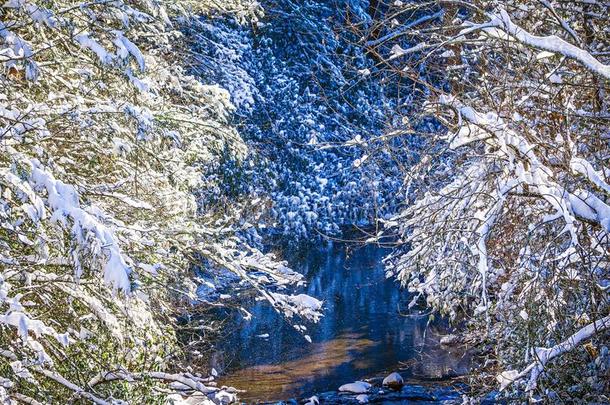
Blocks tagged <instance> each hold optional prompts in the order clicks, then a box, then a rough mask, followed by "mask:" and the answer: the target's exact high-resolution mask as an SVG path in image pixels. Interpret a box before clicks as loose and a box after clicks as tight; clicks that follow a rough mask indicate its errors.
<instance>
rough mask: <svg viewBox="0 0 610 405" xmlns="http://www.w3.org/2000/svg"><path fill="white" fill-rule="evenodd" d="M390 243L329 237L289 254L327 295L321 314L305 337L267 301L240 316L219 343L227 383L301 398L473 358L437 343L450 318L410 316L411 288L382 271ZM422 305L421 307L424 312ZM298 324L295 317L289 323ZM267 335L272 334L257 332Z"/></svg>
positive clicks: (460, 367) (431, 371)
mask: <svg viewBox="0 0 610 405" xmlns="http://www.w3.org/2000/svg"><path fill="white" fill-rule="evenodd" d="M387 253H388V251H387V250H386V249H382V248H379V247H374V246H367V247H363V248H354V246H353V245H346V244H338V243H335V244H332V245H330V246H324V247H321V248H319V249H313V250H309V251H308V252H307V253H305V254H300V255H294V257H289V258H288V260H289V262H290V264H291V266H292V268H293V269H295V270H298V271H299V272H301V273H302V274H304V275H305V277H306V279H307V281H308V285H307V287H306V288H305V292H306V293H307V294H309V295H312V296H314V297H316V298H318V299H322V300H324V309H325V311H324V317H323V318H322V319H321V320H320V322H319V323H318V324H314V325H308V328H309V329H308V331H307V333H308V334H309V335H310V336H311V338H312V343H308V342H307V341H306V340H305V339H304V338H303V337H302V335H300V334H299V333H298V332H297V331H296V330H294V328H293V327H292V324H291V323H289V322H287V321H286V320H285V319H284V318H283V317H282V316H280V315H279V314H277V313H276V312H275V311H274V310H273V309H272V308H270V306H269V305H268V304H267V303H266V302H264V301H254V300H252V301H251V302H250V303H249V305H246V306H245V308H247V309H248V311H249V312H251V313H252V315H253V317H252V320H250V321H245V320H243V318H242V317H241V316H240V315H236V319H235V320H234V321H235V324H236V325H237V326H236V328H235V329H234V330H233V331H232V333H230V334H229V335H228V336H227V337H226V340H225V344H224V345H223V346H222V347H221V348H220V350H221V351H222V353H223V356H222V357H223V364H222V365H221V368H223V369H224V370H223V371H224V373H225V374H226V376H225V377H223V378H222V379H221V381H220V382H221V383H222V384H226V385H232V386H235V387H239V388H241V389H245V390H247V392H246V393H244V394H242V395H241V396H240V397H241V398H242V399H244V400H247V401H255V400H260V401H262V400H265V401H269V400H280V399H288V398H295V397H296V398H299V397H303V396H306V395H313V394H314V393H318V392H324V391H330V390H336V389H337V388H338V387H339V386H340V385H341V384H344V383H348V382H352V381H354V380H357V379H360V378H363V377H366V376H374V375H383V374H384V373H386V372H389V371H395V370H398V369H400V370H401V374H402V375H403V376H404V377H405V378H411V379H435V378H436V379H439V378H440V379H442V378H446V377H447V376H450V375H455V374H459V373H462V372H464V371H465V370H466V368H467V366H468V359H467V358H466V357H464V356H462V355H461V353H458V352H456V353H451V352H450V351H448V350H445V349H443V348H441V347H440V346H439V344H438V339H439V334H441V333H446V328H447V327H446V325H445V324H444V323H442V322H432V323H430V325H428V316H427V315H426V314H425V313H422V314H420V315H418V314H417V313H415V314H411V315H409V316H404V314H403V315H401V313H406V312H407V310H406V307H407V304H408V302H409V301H410V297H409V295H408V293H407V292H405V291H404V290H401V289H399V288H398V285H397V283H396V282H395V281H393V280H387V279H386V278H385V275H384V270H383V264H382V262H381V260H382V258H383V257H384V256H385V255H386V254H387ZM422 312H423V311H422ZM292 323H295V322H292ZM264 334H269V337H268V338H262V337H259V336H258V335H264Z"/></svg>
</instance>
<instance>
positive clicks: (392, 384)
mask: <svg viewBox="0 0 610 405" xmlns="http://www.w3.org/2000/svg"><path fill="white" fill-rule="evenodd" d="M382 385H383V386H384V387H388V388H391V389H393V390H396V391H400V389H401V388H402V386H403V385H405V381H404V380H403V379H402V376H401V375H400V374H398V373H396V372H394V373H391V374H390V375H388V376H387V377H386V378H384V379H383V383H382Z"/></svg>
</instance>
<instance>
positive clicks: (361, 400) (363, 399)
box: [356, 394, 369, 404]
mask: <svg viewBox="0 0 610 405" xmlns="http://www.w3.org/2000/svg"><path fill="white" fill-rule="evenodd" d="M356 401H358V403H360V404H366V403H368V402H369V396H368V395H366V394H360V395H358V396H357V397H356Z"/></svg>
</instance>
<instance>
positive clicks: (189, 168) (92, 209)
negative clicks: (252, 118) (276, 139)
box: [0, 0, 319, 404]
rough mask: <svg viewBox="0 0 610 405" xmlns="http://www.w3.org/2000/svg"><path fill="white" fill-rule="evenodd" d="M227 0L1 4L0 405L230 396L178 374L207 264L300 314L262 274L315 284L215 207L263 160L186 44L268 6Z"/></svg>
mask: <svg viewBox="0 0 610 405" xmlns="http://www.w3.org/2000/svg"><path fill="white" fill-rule="evenodd" d="M216 3H217V2H213V1H212V2H188V1H180V2H123V1H120V0H118V1H93V2H84V3H83V2H71V1H69V0H66V1H55V2H42V1H26V0H9V1H8V2H5V3H4V4H3V5H1V6H0V64H1V68H0V88H1V90H0V402H3V403H4V401H6V400H8V401H10V400H16V401H19V402H26V403H38V402H45V403H66V402H68V401H70V398H73V399H74V398H84V399H86V400H88V401H91V402H95V403H100V404H103V403H110V402H112V401H114V400H115V399H116V400H119V399H122V398H123V399H126V398H128V399H130V400H132V401H135V402H136V403H149V401H151V400H153V398H157V400H160V399H159V398H162V396H161V397H159V396H158V395H157V391H155V390H156V387H158V386H159V384H166V386H167V384H169V386H170V387H173V388H180V387H182V388H185V387H187V388H189V389H191V390H195V391H200V392H203V393H205V394H209V395H212V396H213V395H215V393H216V391H217V389H216V388H213V387H206V386H205V385H204V384H203V383H204V382H205V380H204V379H202V378H201V377H199V376H196V375H192V374H188V373H186V374H185V373H184V370H175V369H174V368H175V364H176V359H177V358H179V357H180V353H181V350H180V347H178V344H177V340H176V336H175V331H176V329H175V321H174V319H175V316H176V314H177V313H179V311H180V310H181V308H183V307H184V306H185V305H188V304H190V303H193V302H196V301H197V297H196V295H195V288H196V285H195V283H194V282H193V280H192V277H191V274H190V271H189V270H190V267H191V264H192V263H193V261H194V260H201V258H202V257H203V258H205V259H207V260H208V261H209V262H210V263H213V264H214V265H215V266H219V267H224V268H227V269H229V270H231V271H233V272H234V273H236V274H237V275H238V276H239V277H240V278H242V279H244V280H245V281H246V282H248V283H251V284H252V285H254V287H256V288H257V289H258V290H259V291H260V292H261V293H262V294H264V295H265V297H267V299H268V300H269V301H270V302H271V303H272V304H273V305H274V306H276V308H278V310H284V309H290V311H291V314H292V313H293V312H294V311H295V310H294V308H293V307H292V306H291V303H292V299H293V297H292V296H289V295H284V297H285V298H283V299H282V301H281V302H276V300H275V299H274V298H273V296H272V295H271V294H270V293H267V291H266V286H265V285H263V284H262V283H260V282H258V281H257V280H258V279H257V278H254V277H251V276H250V272H251V271H254V272H256V273H257V274H260V273H261V272H262V273H265V274H268V275H269V277H271V278H272V279H274V280H276V281H277V283H276V284H281V285H285V284H290V283H298V282H300V279H301V277H300V276H299V275H298V274H295V273H293V272H291V271H290V270H289V269H287V268H286V267H285V266H284V265H283V264H282V263H278V262H276V261H275V260H274V259H273V258H272V257H271V256H268V255H263V254H262V253H260V252H259V251H257V250H256V249H253V248H250V247H249V246H247V245H246V244H244V243H243V241H242V240H240V239H239V238H237V237H236V236H235V234H236V232H237V231H238V227H239V226H240V224H239V221H238V219H239V217H240V215H241V214H240V212H241V210H242V207H241V206H240V204H239V203H238V202H236V203H234V204H231V205H230V206H223V207H222V209H212V208H209V209H206V210H203V209H202V210H199V211H198V204H197V200H196V194H197V193H199V194H201V193H206V192H208V191H207V190H212V189H213V188H214V187H217V186H218V184H217V183H215V180H214V179H210V178H207V177H205V176H202V173H203V172H205V170H206V168H207V167H209V166H211V165H214V164H218V162H219V161H220V160H221V159H222V157H223V156H226V155H230V156H231V158H232V159H234V160H235V161H242V160H243V159H245V157H246V154H247V146H246V144H245V143H244V142H243V140H242V139H241V137H240V136H239V135H238V133H237V131H236V129H235V127H234V126H233V125H232V123H231V119H230V116H231V114H232V113H233V112H234V109H235V108H234V106H233V104H232V103H231V101H230V97H229V93H228V92H227V91H226V90H224V89H222V88H220V87H219V86H217V85H213V84H209V85H208V84H203V83H202V82H201V81H200V80H199V79H198V78H196V77H194V76H192V75H189V74H188V73H187V70H188V69H187V68H186V67H185V61H186V60H188V57H187V52H188V49H186V48H185V47H184V46H180V44H182V45H184V43H185V42H184V41H183V40H182V34H181V32H180V31H179V30H178V29H177V27H178V26H179V24H178V23H177V22H179V21H184V20H185V19H188V18H189V15H191V14H192V13H223V12H230V13H231V15H232V16H233V18H237V19H238V20H239V21H241V22H245V21H251V20H252V19H255V18H256V14H257V13H259V8H258V6H257V5H256V4H255V3H250V2H245V1H231V2H226V1H225V2H221V3H222V4H221V5H220V6H215V4H216ZM225 9H226V10H225ZM295 299H296V298H295ZM284 307H286V308H284ZM288 307H290V308H288ZM306 310H307V314H306V316H311V317H314V318H315V317H317V316H319V315H318V313H317V309H315V308H306ZM297 312H298V311H297ZM164 392H166V391H164ZM36 401H38V402H36Z"/></svg>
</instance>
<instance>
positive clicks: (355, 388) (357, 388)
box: [339, 381, 371, 394]
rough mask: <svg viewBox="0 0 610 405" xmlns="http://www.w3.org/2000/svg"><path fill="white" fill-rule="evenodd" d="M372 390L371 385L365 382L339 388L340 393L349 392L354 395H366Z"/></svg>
mask: <svg viewBox="0 0 610 405" xmlns="http://www.w3.org/2000/svg"><path fill="white" fill-rule="evenodd" d="M370 388H371V384H369V383H367V382H364V381H356V382H353V383H349V384H343V385H342V386H340V387H339V391H340V392H349V393H352V394H365V393H366V392H368V390H369V389H370Z"/></svg>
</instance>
